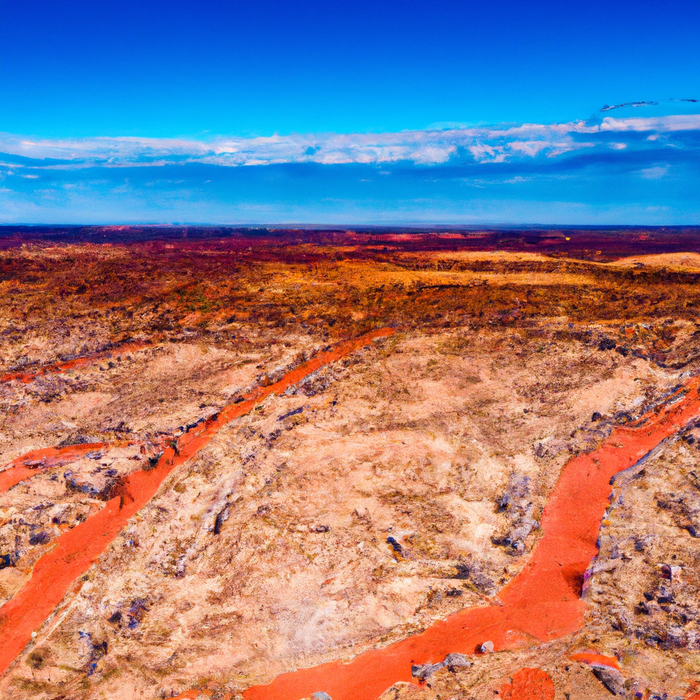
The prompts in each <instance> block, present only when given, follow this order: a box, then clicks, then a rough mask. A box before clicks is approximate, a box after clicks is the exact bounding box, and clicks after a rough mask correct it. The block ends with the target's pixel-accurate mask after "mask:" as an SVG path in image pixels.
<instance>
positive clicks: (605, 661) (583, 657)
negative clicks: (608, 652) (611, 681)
mask: <svg viewBox="0 0 700 700" xmlns="http://www.w3.org/2000/svg"><path fill="white" fill-rule="evenodd" d="M569 658H570V659H572V660H573V661H580V662H581V663H584V664H588V665H589V666H607V667H608V668H614V669H616V670H617V671H619V670H620V665H619V664H618V663H617V659H616V658H615V657H614V656H603V655H602V654H598V653H596V652H594V651H591V652H588V651H584V652H581V653H580V654H572V655H571V656H570V657H569Z"/></svg>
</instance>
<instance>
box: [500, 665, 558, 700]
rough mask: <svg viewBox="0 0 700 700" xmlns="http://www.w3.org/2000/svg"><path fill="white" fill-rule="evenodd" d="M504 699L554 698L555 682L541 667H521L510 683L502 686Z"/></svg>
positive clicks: (547, 699)
mask: <svg viewBox="0 0 700 700" xmlns="http://www.w3.org/2000/svg"><path fill="white" fill-rule="evenodd" d="M501 697H502V698H503V700H554V683H552V679H551V678H550V677H549V674H548V673H546V672H545V671H542V670H541V669H539V668H521V669H520V670H519V671H518V672H517V673H516V674H515V675H514V676H513V678H512V680H511V682H510V683H508V685H504V686H503V688H501Z"/></svg>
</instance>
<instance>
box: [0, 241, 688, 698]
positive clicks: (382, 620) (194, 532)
mask: <svg viewBox="0 0 700 700" xmlns="http://www.w3.org/2000/svg"><path fill="white" fill-rule="evenodd" d="M698 233H699V232H698V231H695V230H680V229H679V230H666V231H664V230H658V229H650V230H636V229H626V230H622V231H608V230H603V231H595V230H586V231H577V230H562V231H544V230H543V231H506V232H503V231H482V232H477V231H468V232H458V231H451V232H447V231H444V232H438V233H431V232H427V231H425V232H408V233H406V232H398V231H378V230H377V231H371V230H370V231H357V232H352V231H340V230H339V231H321V230H318V231H290V230H287V231H275V232H273V231H265V230H260V231H242V230H241V231H236V230H225V229H220V230H214V229H182V228H180V229H178V228H172V229H160V228H151V229H129V228H121V229H119V228H104V229H103V228H99V229H98V228H93V229H68V230H55V231H52V230H39V229H37V230H30V229H27V230H19V229H16V230H15V229H12V230H11V229H7V230H4V231H0V234H1V235H0V406H1V408H2V411H1V413H0V606H2V607H0V672H2V676H1V678H0V695H2V697H3V698H8V700H10V699H11V700H19V699H23V698H38V699H41V700H59V699H60V700H69V699H71V700H72V699H73V698H76V699H78V698H79V699H81V700H82V699H85V700H87V699H88V698H90V699H92V698H95V699H97V698H107V699H109V698H114V699H117V698H118V699H122V698H123V699H125V700H126V699H128V700H132V699H134V700H135V699H137V698H138V699H141V698H144V699H150V698H153V699H154V700H155V699H157V698H171V697H175V696H182V697H187V698H198V697H207V698H220V699H223V698H228V699H229V700H232V699H234V698H236V699H240V698H244V699H245V700H256V699H263V698H264V699H266V700H303V699H306V698H315V700H327V699H328V698H329V697H330V698H332V700H379V698H381V699H382V700H399V699H406V700H408V699H409V698H410V699H411V700H428V699H430V700H437V699H438V698H439V699H442V700H448V699H449V700H486V699H487V698H494V697H500V698H510V699H511V700H535V699H543V700H544V699H547V698H548V699H550V700H551V699H553V698H556V699H557V700H560V699H561V700H564V699H565V698H566V699H568V700H602V699H604V698H607V697H611V696H620V697H629V698H646V699H648V700H649V699H651V698H668V699H669V700H670V699H671V698H696V699H697V698H699V697H700V654H699V653H698V652H700V619H699V618H698V615H699V611H700V465H699V462H700V451H699V450H700V397H699V396H698V382H699V381H700V323H698V311H699V310H700V253H699V252H698V251H699V250H700V244H698V243H697V242H696V241H697V236H698Z"/></svg>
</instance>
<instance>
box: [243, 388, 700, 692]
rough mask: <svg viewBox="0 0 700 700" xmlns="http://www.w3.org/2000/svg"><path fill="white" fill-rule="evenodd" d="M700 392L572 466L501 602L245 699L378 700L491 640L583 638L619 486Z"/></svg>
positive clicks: (518, 644)
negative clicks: (589, 582)
mask: <svg viewBox="0 0 700 700" xmlns="http://www.w3.org/2000/svg"><path fill="white" fill-rule="evenodd" d="M699 384H700V381H699V380H698V379H692V380H690V381H688V382H687V383H686V385H685V386H684V387H683V389H681V390H680V391H679V392H676V394H674V396H673V397H671V399H670V400H669V403H667V404H666V405H665V406H664V407H662V408H660V409H658V410H657V411H656V412H655V413H652V414H648V415H646V416H644V417H643V418H642V419H640V420H639V421H637V422H636V423H635V424H634V425H632V426H630V427H627V426H626V427H618V428H616V429H615V430H614V431H613V433H612V434H611V435H610V437H609V438H608V439H607V440H606V441H605V442H604V443H603V444H602V445H601V446H600V447H599V448H598V449H597V450H595V451H594V452H592V453H590V454H582V455H579V456H578V457H575V458H574V459H572V460H571V461H569V462H568V463H567V464H566V465H565V467H564V468H563V470H562V473H561V476H560V477H559V480H558V482H557V484H556V486H555V487H554V490H553V492H552V494H551V496H550V499H549V501H548V503H547V506H546V507H545V509H544V513H543V515H542V520H541V527H542V530H543V532H544V535H543V537H542V539H541V540H540V542H539V544H538V545H537V547H536V548H535V550H534V552H533V555H532V558H531V559H530V561H529V562H528V564H527V565H526V566H525V568H524V569H523V570H522V571H521V572H520V574H519V575H518V576H517V577H516V578H515V579H513V581H512V582H511V583H510V584H508V585H507V586H506V587H505V588H504V589H503V590H502V591H501V592H500V593H499V595H498V599H497V602H496V603H494V604H493V605H490V606H485V607H477V608H469V609H465V610H462V611H460V612H458V613H456V614H454V615H452V616H450V617H448V618H447V619H446V620H444V621H441V622H438V623H437V624H435V625H433V626H431V627H429V628H428V629H427V630H425V631H424V632H422V633H421V634H417V635H415V636H412V637H409V638H407V639H405V640H403V641H400V642H396V643H394V644H391V645H390V646H388V647H386V648H384V649H376V650H372V651H368V652H366V653H364V654H361V655H360V656H358V657H356V658H355V659H354V660H353V661H351V662H350V663H347V664H344V663H342V662H341V661H336V662H333V663H328V664H323V665H321V666H316V667H314V668H308V669H302V670H299V671H295V672H291V673H285V674H283V675H281V676H278V677H277V678H276V679H275V680H274V681H272V683H270V684H269V685H264V686H255V687H252V688H248V689H247V690H246V691H244V693H243V696H244V698H245V699H246V700H300V698H305V697H308V696H310V695H311V694H313V693H314V692H319V691H324V692H326V693H328V694H329V695H330V696H331V697H332V698H333V700H376V699H377V698H378V697H379V696H380V695H381V694H382V693H384V692H385V691H386V690H387V689H388V688H390V687H391V686H392V685H393V684H395V683H397V682H399V681H404V682H412V680H413V679H412V676H411V665H412V664H426V663H435V662H440V661H442V660H443V659H444V658H445V656H446V655H447V654H449V653H455V652H457V653H462V654H474V653H477V650H478V648H479V646H480V645H481V644H483V643H484V642H486V641H491V642H493V644H494V646H495V650H496V651H500V650H504V649H517V648H522V647H532V646H535V645H537V644H539V643H543V642H547V641H550V640H553V639H556V638H558V637H563V636H565V635H568V634H571V633H573V632H575V631H577V630H579V629H580V628H581V627H582V626H583V624H584V610H585V607H586V603H585V601H584V600H582V599H581V594H582V589H583V581H584V573H585V571H586V569H587V567H588V565H589V564H590V562H591V560H592V559H593V558H594V557H595V556H596V554H597V551H598V547H597V536H598V532H599V530H600V525H601V521H602V519H603V516H604V514H605V511H606V508H607V507H608V503H609V495H610V482H611V479H612V477H614V476H615V475H616V474H618V473H619V472H621V471H623V470H625V469H627V468H629V467H631V466H633V465H634V464H636V463H637V462H638V461H639V460H640V459H641V458H642V457H644V456H645V455H646V454H648V453H649V452H650V451H651V450H652V449H654V448H655V447H656V446H657V445H659V443H661V442H662V441H663V440H665V439H666V438H668V437H669V436H671V435H673V433H675V432H676V431H677V430H678V429H679V428H680V427H682V426H683V425H685V424H686V423H687V422H688V421H690V420H691V419H693V418H695V417H696V416H698V414H700V396H699V395H698V386H699ZM513 697H514V698H515V697H516V696H515V695H513ZM517 697H521V696H517ZM526 697H530V696H523V698H526ZM531 697H533V698H535V697H545V698H546V697H549V696H547V695H546V694H545V695H542V694H540V695H533V696H531Z"/></svg>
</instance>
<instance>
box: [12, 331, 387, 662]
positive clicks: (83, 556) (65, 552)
mask: <svg viewBox="0 0 700 700" xmlns="http://www.w3.org/2000/svg"><path fill="white" fill-rule="evenodd" d="M393 333H394V331H393V330H392V329H390V328H386V329H380V330H376V331H372V332H370V333H367V334H365V335H363V336H360V337H359V338H356V339H355V340H350V341H347V342H344V343H340V344H339V345H337V346H335V347H334V348H332V349H330V350H328V351H326V352H321V353H319V354H318V355H317V356H316V357H314V358H313V359H311V360H309V361H308V362H306V363H304V364H303V365H300V366H299V367H297V368H296V369H293V370H291V371H290V372H288V373H287V374H285V375H284V377H282V379H280V380H279V381H277V382H275V383H274V384H269V385H268V386H266V387H258V388H257V389H255V390H254V391H253V392H251V393H250V394H249V395H248V396H247V397H246V398H245V400H244V401H242V402H240V403H236V404H231V405H229V406H226V407H225V408H224V409H222V410H221V411H220V412H219V413H218V414H215V415H214V416H212V417H211V418H209V419H208V420H207V421H205V422H203V423H200V424H198V425H197V426H195V427H194V428H192V429H191V430H190V431H188V432H187V433H185V434H184V435H182V436H181V437H180V438H179V439H178V441H177V446H176V447H175V448H173V447H168V448H167V449H166V450H165V451H164V453H163V455H162V456H161V458H160V459H159V461H158V463H157V464H156V466H155V467H154V468H153V469H151V470H149V471H137V472H133V473H132V474H129V475H128V476H126V477H125V478H124V480H123V482H122V483H121V485H120V489H119V493H118V495H116V496H115V497H114V498H112V499H111V500H109V501H107V503H106V504H105V506H104V508H103V509H102V510H101V511H100V512H99V513H97V514H95V515H93V516H92V517H91V518H89V519H88V520H86V521H85V522H83V523H81V524H80V525H77V526H76V527H74V528H73V529H72V530H69V531H67V532H65V533H64V534H63V535H61V536H60V537H59V538H58V539H57V541H56V546H55V547H54V548H53V549H52V550H51V551H50V552H48V553H47V554H45V555H44V556H43V557H42V558H41V559H40V560H39V561H38V562H37V563H36V565H35V566H34V570H33V572H32V577H31V578H30V579H29V581H27V583H26V584H25V585H24V586H23V587H22V588H21V589H20V591H19V592H18V593H17V595H16V596H15V597H14V598H12V600H10V601H8V602H7V603H6V604H5V605H4V606H3V607H2V608H0V673H3V672H4V671H5V670H7V668H8V667H9V666H10V664H11V663H12V662H13V661H14V659H15V658H16V657H17V655H18V654H19V653H20V652H21V651H22V649H24V647H25V645H26V644H27V642H28V641H29V640H30V638H31V633H32V632H33V631H34V630H35V629H36V628H37V627H39V626H41V624H42V623H43V622H44V620H45V619H46V618H47V617H48V616H49V615H50V614H51V613H52V612H53V610H54V609H55V608H56V606H57V605H58V604H59V603H60V602H61V600H62V599H63V597H64V595H65V594H66V591H68V589H69V588H70V586H71V584H72V583H73V581H75V579H77V578H78V577H79V576H80V575H81V574H83V573H84V572H85V571H86V570H87V569H88V568H89V567H90V566H91V565H92V563H93V562H94V561H95V560H96V559H97V557H99V556H100V554H102V552H104V551H105V549H106V548H107V547H108V546H109V544H110V542H111V541H112V540H113V539H114V538H115V537H116V536H117V535H118V534H119V531H120V530H121V529H122V528H123V527H124V526H125V525H126V523H127V522H128V520H129V518H131V517H132V516H133V515H134V514H135V513H137V512H138V511H139V510H140V509H141V508H142V507H143V506H144V505H145V504H146V503H148V501H149V500H150V499H151V498H152V497H153V496H154V495H155V493H156V492H157V491H158V488H159V487H160V485H161V483H162V482H163V480H164V479H165V478H166V477H167V476H168V474H170V473H171V472H172V471H173V469H175V468H176V467H178V466H180V465H181V464H183V463H184V462H186V461H187V460H189V459H191V458H192V457H194V456H195V455H196V454H197V453H198V452H199V450H200V449H202V447H204V446H205V445H206V444H207V443H208V442H209V441H210V440H211V439H212V438H213V437H214V436H215V435H216V433H217V432H218V431H219V429H220V428H222V427H223V426H224V425H226V424H227V423H229V422H230V421H232V420H234V419H235V418H238V417H240V416H242V415H244V414H246V413H248V411H251V410H252V409H253V408H255V406H256V405H257V404H259V403H260V402H261V401H263V400H264V399H265V398H266V397H268V396H269V395H270V394H273V393H275V394H279V393H282V392H284V391H285V390H286V389H287V388H289V387H290V386H293V385H294V384H297V383H298V382H299V381H301V380H302V379H303V378H304V377H306V376H308V375H309V374H311V373H312V372H315V371H316V370H318V369H320V368H321V367H323V366H324V365H326V364H328V363H330V362H334V361H335V360H338V359H339V358H341V357H343V356H345V355H347V354H349V353H351V352H353V351H355V350H358V349H359V348H361V347H364V346H366V345H369V344H370V343H371V342H372V341H373V340H374V339H376V338H381V337H386V336H389V335H392V334H393ZM80 447H82V446H80Z"/></svg>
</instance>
